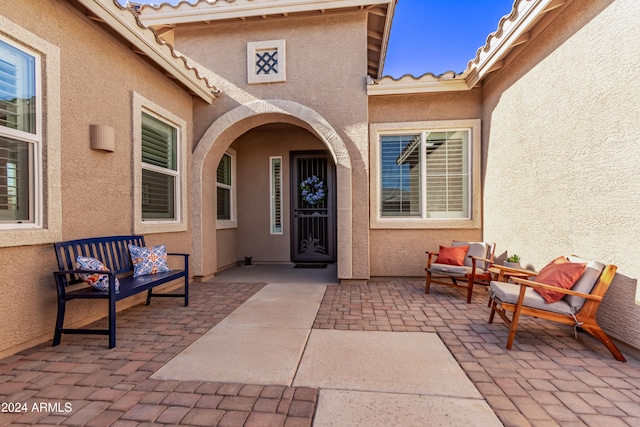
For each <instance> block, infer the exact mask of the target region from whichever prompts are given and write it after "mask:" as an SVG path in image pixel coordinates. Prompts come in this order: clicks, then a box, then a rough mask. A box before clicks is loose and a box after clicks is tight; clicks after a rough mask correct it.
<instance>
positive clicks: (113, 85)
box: [0, 0, 640, 356]
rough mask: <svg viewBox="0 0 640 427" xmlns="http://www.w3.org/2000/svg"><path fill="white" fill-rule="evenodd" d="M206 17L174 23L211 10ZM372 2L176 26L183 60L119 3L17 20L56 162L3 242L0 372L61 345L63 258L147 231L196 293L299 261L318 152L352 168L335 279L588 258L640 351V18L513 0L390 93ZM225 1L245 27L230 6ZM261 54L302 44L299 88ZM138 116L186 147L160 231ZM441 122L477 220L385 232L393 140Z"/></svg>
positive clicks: (17, 10) (78, 316) (589, 0)
mask: <svg viewBox="0 0 640 427" xmlns="http://www.w3.org/2000/svg"><path fill="white" fill-rule="evenodd" d="M77 3H83V4H85V5H97V6H100V7H102V6H104V9H105V10H107V9H113V11H112V12H113V16H119V17H122V16H125V15H126V17H127V19H129V20H131V19H133V21H132V22H133V23H134V24H135V25H130V26H129V27H128V29H127V30H126V31H128V32H129V33H133V34H134V36H135V34H136V33H137V32H144V33H145V37H142V38H141V39H140V40H143V41H141V42H140V45H139V46H136V41H135V37H134V38H133V39H131V38H127V37H124V39H126V40H123V36H122V33H119V32H118V31H117V28H115V27H114V26H117V25H119V24H117V23H114V22H115V21H114V22H111V21H110V20H108V19H104V18H103V19H90V18H89V17H87V14H90V13H97V12H95V11H93V9H91V11H90V12H87V11H88V10H89V9H88V8H87V9H85V8H83V7H80V8H77V7H75V5H77ZM205 3H206V2H204V1H202V2H199V4H198V8H199V9H197V8H196V7H195V6H192V5H190V4H186V3H183V4H182V5H179V6H176V7H175V8H174V7H173V6H169V5H165V6H164V9H163V8H160V9H159V11H160V12H162V11H163V10H168V11H169V12H174V11H182V10H185V11H186V12H192V11H194V10H196V9H197V10H203V11H205V10H208V9H207V8H215V7H216V6H215V5H207V4H205ZM227 3H228V4H227ZM259 3H260V4H262V3H269V2H268V1H266V2H259ZM298 3H299V4H300V5H301V6H300V7H302V6H308V5H309V4H312V3H314V1H312V0H304V1H300V2H298ZM356 3H358V1H357V0H353V1H350V2H349V4H350V6H351V7H345V8H338V9H336V10H330V11H324V10H322V11H320V10H318V11H315V12H314V11H309V10H307V11H305V12H304V13H302V12H301V13H295V14H291V15H290V16H288V15H286V14H277V16H275V17H274V16H270V17H268V19H267V17H260V16H259V14H257V15H255V16H253V15H252V16H251V17H250V19H247V20H246V21H245V20H243V19H238V18H237V17H236V18H228V17H225V18H224V19H221V20H220V21H219V22H218V21H216V20H215V19H213V20H210V21H207V22H198V21H197V20H196V21H194V22H191V23H178V24H176V25H175V26H171V30H170V31H168V32H165V30H166V29H167V28H166V27H162V26H160V27H162V28H163V37H164V39H165V40H167V41H170V42H172V43H174V44H175V48H176V51H174V50H173V47H171V48H170V49H171V50H170V53H169V54H166V55H165V54H163V52H164V51H167V49H169V47H168V46H167V45H165V43H164V41H163V40H162V39H161V38H159V37H157V38H156V35H155V33H151V34H152V35H151V36H149V34H150V33H149V32H150V31H151V30H150V29H148V28H144V27H143V26H140V25H138V24H137V21H136V20H135V18H132V17H133V16H135V15H134V14H132V13H131V12H130V11H124V10H120V9H119V7H118V6H114V4H112V3H111V2H110V0H77V1H76V0H68V1H66V0H39V1H38V2H25V1H20V0H5V1H4V2H2V3H0V33H1V34H3V36H5V37H8V38H10V39H12V40H18V41H23V42H25V43H27V44H28V45H29V46H31V47H32V48H34V49H35V50H37V51H38V52H39V53H41V54H43V55H44V57H45V59H44V64H45V66H46V73H45V74H46V82H45V83H46V84H45V86H44V87H45V90H44V91H45V99H44V100H43V101H44V104H43V105H44V106H45V110H46V115H45V123H44V124H43V125H44V129H45V137H44V148H45V149H46V156H47V159H46V164H45V171H44V175H43V179H44V181H45V186H46V196H47V198H46V203H45V204H46V206H45V207H44V215H45V217H46V218H45V220H46V221H45V224H46V225H47V227H45V229H44V230H40V231H38V232H36V233H31V234H29V233H26V232H24V231H18V232H16V231H14V230H4V229H0V259H2V262H1V263H0V277H1V278H2V279H1V280H0V297H1V298H0V300H1V301H2V302H0V309H1V311H0V322H1V323H2V324H3V325H5V326H6V327H3V328H2V329H1V330H0V356H2V355H6V354H11V353H13V352H16V351H19V350H20V349H23V348H26V347H29V346H31V345H33V344H35V343H39V342H43V341H48V340H49V339H51V336H52V331H53V324H54V320H55V311H56V295H55V288H54V283H53V280H52V275H51V272H52V271H53V270H55V269H56V262H55V254H54V252H53V250H52V248H51V243H52V242H55V241H59V240H70V239H74V238H81V237H92V236H105V235H117V234H125V235H126V234H133V233H136V232H140V233H142V234H144V235H145V237H146V239H147V243H148V244H161V243H165V244H166V245H167V247H168V248H169V249H170V250H171V251H172V252H188V253H191V265H190V268H191V272H192V276H193V279H194V280H203V279H206V278H209V277H211V276H213V275H215V274H216V273H218V272H220V271H221V270H223V269H225V268H228V267H230V266H233V265H235V264H236V263H238V262H239V261H242V260H243V259H244V257H247V256H250V257H252V258H253V261H254V262H264V263H290V262H291V224H290V218H289V211H290V208H291V205H292V204H291V197H290V187H289V185H290V181H291V167H290V156H291V153H294V152H306V151H318V150H321V151H325V152H327V153H328V154H329V156H330V158H331V159H332V161H333V163H334V165H335V173H336V188H335V192H336V226H335V228H336V230H335V235H336V248H337V258H336V262H337V274H338V278H339V279H341V280H342V281H343V283H367V281H368V280H370V279H371V278H372V277H417V276H422V275H423V274H424V263H425V254H424V253H425V251H430V250H436V249H438V245H447V244H449V243H450V242H451V241H454V240H462V241H479V240H484V241H488V242H495V243H496V244H497V253H496V255H497V256H498V261H499V262H501V261H502V260H503V259H504V257H505V256H506V255H507V254H513V253H517V254H519V255H520V256H521V257H522V260H523V263H524V264H525V265H528V266H530V267H531V268H535V269H540V268H541V267H543V266H544V265H545V264H546V263H547V262H548V261H550V260H551V259H553V258H555V257H556V256H558V255H559V254H563V253H569V252H570V253H575V254H578V255H580V256H583V257H586V258H592V259H596V260H599V261H603V262H610V263H613V264H616V265H617V266H618V275H617V276H616V279H615V280H614V283H613V285H612V287H611V289H610V290H609V293H608V294H607V296H606V298H605V301H604V303H603V305H602V307H601V309H600V312H599V316H600V321H601V323H602V325H603V326H604V328H605V329H606V330H607V332H610V333H611V334H612V335H613V336H615V337H617V338H619V339H621V340H622V341H625V342H627V343H629V344H631V345H633V346H635V347H640V328H639V327H638V326H637V325H639V324H640V306H639V304H640V293H639V292H638V290H637V289H638V284H637V278H638V277H639V276H640V263H639V262H638V261H636V260H637V259H638V258H639V257H640V253H639V251H638V250H636V249H634V248H635V247H636V246H637V245H636V242H635V240H634V239H635V238H636V236H638V235H640V229H639V225H638V221H637V216H638V215H637V213H636V210H637V207H638V204H639V202H640V199H639V197H638V194H637V188H639V187H640V174H638V173H637V170H638V169H639V167H640V163H639V162H640V161H639V157H638V156H637V154H636V152H637V149H636V148H637V146H638V143H639V142H640V132H639V131H638V126H637V118H638V117H640V100H639V98H638V96H639V95H638V94H639V93H640V84H639V83H638V82H637V81H636V80H635V79H633V78H632V77H629V75H630V70H633V69H634V68H635V65H637V64H638V63H640V49H638V47H637V43H635V41H636V40H640V29H639V28H638V26H637V25H636V22H635V21H637V19H636V18H637V17H638V16H640V4H639V3H638V2H637V1H636V0H584V1H583V0H580V1H577V0H572V1H571V0H568V1H566V2H564V3H562V2H555V1H551V0H517V1H516V2H515V6H516V7H515V8H514V11H513V12H512V14H511V15H510V16H509V17H508V19H506V18H505V19H503V20H502V21H501V22H500V23H496V24H497V26H498V29H499V31H497V32H496V33H495V34H494V35H492V36H490V37H489V38H488V39H487V46H486V47H485V49H483V50H481V51H479V52H478V56H477V57H476V58H475V60H472V61H471V62H470V64H469V68H468V69H467V71H466V72H465V73H462V74H460V75H456V74H455V73H449V74H447V75H443V76H432V75H425V76H422V77H419V78H414V77H411V76H405V77H403V78H402V79H399V80H398V81H395V80H393V79H375V81H374V80H371V79H369V80H368V79H367V73H368V72H369V71H370V70H371V69H372V68H371V67H373V68H375V61H373V63H374V65H372V60H371V57H370V55H371V49H372V43H371V36H372V35H374V36H376V37H378V35H377V33H375V31H372V29H371V28H372V27H371V25H372V24H371V17H370V15H368V13H370V12H368V11H369V10H370V9H369V8H358V7H353V6H354V4H356ZM367 3H375V2H370V1H367ZM237 4H242V5H253V3H251V2H247V1H241V2H238V3H237ZM260 4H256V5H255V7H256V8H260V7H261V6H260ZM296 4H297V3H296ZM381 4H383V5H384V7H385V8H386V7H387V6H388V5H389V4H390V3H389V2H386V3H385V2H381ZM218 6H219V7H220V10H224V11H227V10H228V11H230V12H229V13H231V12H233V7H234V2H225V3H220V4H218ZM296 7H298V6H296ZM174 9H175V10H174ZM371 10H373V9H371ZM381 11H387V12H388V11H389V9H384V8H382V9H376V13H378V14H383V15H384V12H381ZM316 12H317V13H316ZM325 12H326V13H325ZM145 13H147V12H145V11H144V10H143V13H142V18H141V20H142V21H144V15H145ZM203 13H204V12H203ZM225 13H227V12H225ZM388 13H390V14H391V15H392V14H393V12H392V11H391V12H388ZM120 15H122V16H120ZM225 16H226V15H225ZM379 18H380V16H379ZM380 19H382V20H383V21H384V20H385V19H390V16H383V17H381V18H380ZM384 31H385V32H388V28H387V27H385V30H384ZM387 35H388V34H387ZM368 37H369V38H368ZM380 37H381V38H382V39H384V37H385V35H384V34H383V35H382V36H380ZM380 37H378V38H380ZM132 40H133V41H132ZM264 41H270V42H274V41H276V42H278V46H281V47H282V48H283V49H286V64H285V66H286V79H285V80H284V81H279V82H273V83H259V84H250V83H248V74H247V73H248V72H247V61H248V60H247V49H248V46H249V44H250V43H254V42H264ZM252 46H253V45H252ZM154 49H155V50H154ZM384 49H386V46H384V47H383V49H382V50H383V51H384ZM154 52H155V53H154ZM381 54H382V57H383V56H384V52H381ZM163 55H164V56H163ZM179 55H184V56H185V57H184V62H182V59H180V58H181V57H180V56H179ZM163 67H164V68H163ZM194 76H195V77H194ZM203 81H206V84H203V83H202V82H203ZM214 85H215V87H217V88H218V89H220V93H219V95H218V97H217V98H215V99H213V96H209V95H211V93H208V94H207V90H208V89H209V88H210V86H211V87H213V86H214ZM143 108H148V109H151V110H153V111H154V113H157V114H160V115H163V116H164V117H166V118H167V119H169V120H170V121H172V122H173V123H176V124H177V125H179V127H180V129H181V132H182V134H181V139H180V141H181V143H182V146H183V147H184V152H183V157H182V159H183V160H184V165H185V166H184V169H186V170H184V171H183V172H184V173H183V176H182V177H183V182H182V184H183V187H182V193H183V194H184V195H185V198H184V206H183V207H182V211H181V213H182V214H183V216H182V220H181V222H180V223H179V224H172V225H170V226H150V225H148V224H144V223H143V222H142V221H141V220H140V218H138V217H139V216H140V215H139V214H138V211H139V206H138V205H137V204H136V203H137V201H138V200H139V198H140V189H139V184H138V183H139V175H140V171H139V168H137V166H136V154H135V153H136V150H137V149H138V148H137V147H138V146H139V141H138V140H139V138H138V137H137V135H136V131H135V129H136V126H138V125H137V124H136V123H137V122H138V120H139V117H138V115H139V112H140V109H143ZM438 123H440V124H444V125H447V126H449V125H450V126H453V127H460V126H462V127H465V126H469V127H470V128H473V133H472V145H473V150H472V151H471V153H472V159H471V160H472V162H473V171H472V172H473V175H472V181H473V182H472V186H471V192H472V203H471V204H472V218H471V219H469V220H467V221H457V222H456V221H441V222H437V223H436V222H429V221H423V222H420V223H416V222H415V221H414V222H413V223H412V222H411V221H408V222H393V221H391V222H385V221H381V220H379V219H378V218H377V217H376V215H377V214H376V212H377V210H378V195H377V194H378V185H379V180H378V178H379V177H378V174H379V172H378V158H377V157H376V156H377V144H378V143H379V140H378V134H377V133H376V132H377V131H378V130H380V129H395V127H399V126H400V127H401V126H409V127H411V126H416V128H419V127H420V126H423V125H425V124H426V125H434V124H435V125H437V124H438ZM94 124H99V125H106V126H110V127H112V128H113V129H114V131H115V150H114V152H102V151H96V150H91V149H90V145H89V132H90V126H91V125H94ZM226 152H231V153H233V158H234V162H235V163H234V181H235V183H236V186H235V195H236V198H235V201H234V208H235V213H236V215H235V217H234V219H233V221H231V222H228V223H221V222H218V221H217V219H216V197H217V195H216V170H217V167H218V164H219V162H220V159H221V158H222V156H223V155H224V154H225V153H226ZM274 156H275V157H280V158H282V167H283V169H282V178H283V190H284V191H283V197H282V207H283V214H284V215H283V232H282V234H274V233H271V232H270V223H269V219H270V217H269V206H270V200H269V173H270V170H269V159H270V158H271V157H274ZM140 300H141V299H140V298H131V299H130V300H128V301H124V304H123V305H119V306H118V307H119V308H120V309H122V308H125V307H127V306H130V305H132V304H137V303H138V302H139V301H140ZM105 313H106V307H103V306H102V304H91V303H88V302H86V301H82V302H77V301H76V302H75V304H70V305H69V309H68V311H67V319H66V323H67V325H71V324H73V325H82V324H86V323H89V322H91V321H93V320H95V319H98V318H100V317H103V316H104V315H105Z"/></svg>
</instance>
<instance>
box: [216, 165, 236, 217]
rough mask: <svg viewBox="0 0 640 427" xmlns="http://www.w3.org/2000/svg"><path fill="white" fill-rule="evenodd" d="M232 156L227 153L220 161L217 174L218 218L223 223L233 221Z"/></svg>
mask: <svg viewBox="0 0 640 427" xmlns="http://www.w3.org/2000/svg"><path fill="white" fill-rule="evenodd" d="M231 160H232V159H231V155H229V154H227V153H225V154H223V155H222V159H220V163H219V164H218V170H217V172H216V194H217V206H216V210H217V218H218V220H222V221H231V219H232V212H231V190H232V185H233V182H232V178H231V177H232V170H231V164H232V161H231Z"/></svg>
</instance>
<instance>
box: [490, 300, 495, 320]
mask: <svg viewBox="0 0 640 427" xmlns="http://www.w3.org/2000/svg"><path fill="white" fill-rule="evenodd" d="M489 307H491V311H490V312H489V323H493V317H494V316H495V315H496V303H495V302H494V301H493V299H491V298H489Z"/></svg>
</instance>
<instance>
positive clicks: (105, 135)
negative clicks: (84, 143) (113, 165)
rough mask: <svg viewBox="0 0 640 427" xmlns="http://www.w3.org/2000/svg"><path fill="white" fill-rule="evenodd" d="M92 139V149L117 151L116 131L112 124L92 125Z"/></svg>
mask: <svg viewBox="0 0 640 427" xmlns="http://www.w3.org/2000/svg"><path fill="white" fill-rule="evenodd" d="M90 141H91V149H92V150H101V151H106V152H113V151H115V148H116V138H115V131H114V130H113V128H112V127H111V126H106V125H90Z"/></svg>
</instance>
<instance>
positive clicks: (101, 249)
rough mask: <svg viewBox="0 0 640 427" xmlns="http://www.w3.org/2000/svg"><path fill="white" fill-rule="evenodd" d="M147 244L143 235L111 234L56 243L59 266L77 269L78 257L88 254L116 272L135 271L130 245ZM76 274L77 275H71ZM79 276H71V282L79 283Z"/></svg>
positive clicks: (62, 268)
mask: <svg viewBox="0 0 640 427" xmlns="http://www.w3.org/2000/svg"><path fill="white" fill-rule="evenodd" d="M130 244H131V245H135V246H145V244H144V237H143V236H110V237H96V238H88V239H78V240H69V241H66V242H59V243H54V247H55V250H56V257H57V258H58V268H59V269H60V270H61V271H62V270H75V269H76V258H77V257H78V256H87V257H92V258H96V259H98V260H100V261H101V262H102V263H103V264H104V265H105V266H106V267H107V268H108V269H109V270H111V271H113V272H115V273H116V274H124V273H128V272H130V271H133V264H132V263H131V255H130V254H129V245H130ZM71 276H75V275H71ZM78 282H79V279H78V278H77V277H70V278H69V279H68V283H67V285H69V284H74V283H78Z"/></svg>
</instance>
